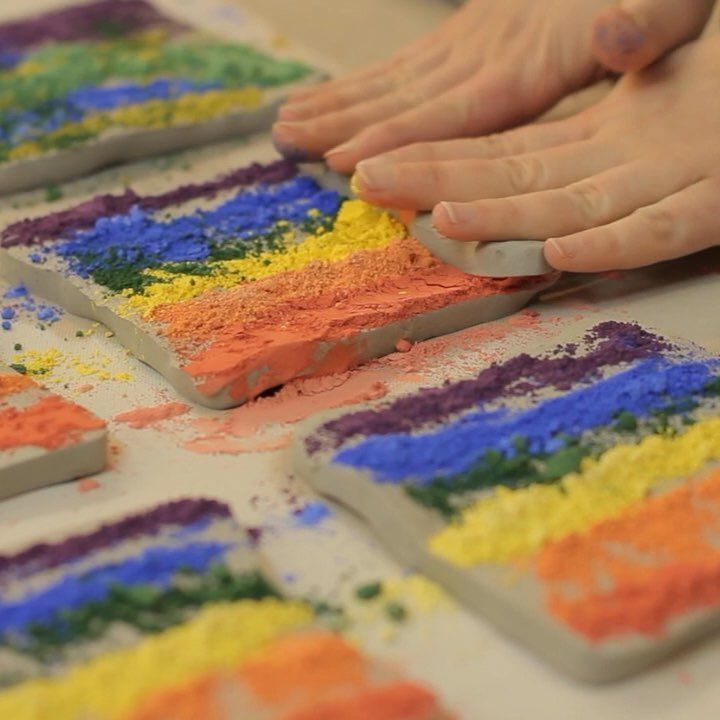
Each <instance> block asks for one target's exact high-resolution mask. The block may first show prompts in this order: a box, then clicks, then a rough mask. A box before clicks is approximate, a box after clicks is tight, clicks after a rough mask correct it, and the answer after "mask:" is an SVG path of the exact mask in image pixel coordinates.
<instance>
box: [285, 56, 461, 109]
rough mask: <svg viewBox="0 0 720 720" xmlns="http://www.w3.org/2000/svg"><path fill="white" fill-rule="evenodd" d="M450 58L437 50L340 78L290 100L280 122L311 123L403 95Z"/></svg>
mask: <svg viewBox="0 0 720 720" xmlns="http://www.w3.org/2000/svg"><path fill="white" fill-rule="evenodd" d="M446 57H447V48H445V47H444V46H443V47H436V48H433V49H432V50H431V51H429V52H427V53H425V54H423V55H421V56H416V57H414V58H412V59H410V60H408V61H406V62H401V63H396V64H394V65H391V64H389V63H385V64H384V65H383V67H381V68H378V69H377V70H376V71H374V72H372V73H370V74H367V73H361V74H360V76H359V77H355V78H353V77H352V76H350V77H346V78H340V79H339V80H337V81H334V82H333V83H328V84H326V85H325V87H322V88H318V90H317V91H316V92H314V93H313V94H312V95H310V96H305V97H304V98H302V99H300V100H293V99H291V98H289V99H288V101H287V102H286V103H285V104H284V105H283V106H282V107H281V108H280V111H279V112H278V119H279V120H289V121H298V120H307V119H310V118H313V117H317V116H318V115H323V114H325V113H330V112H336V111H338V110H343V109H344V108H346V107H349V106H351V105H355V104H357V103H360V102H364V101H366V100H372V99H373V98H376V97H379V96H381V95H384V94H386V93H388V92H402V90H403V88H405V87H407V86H409V85H411V84H413V83H415V82H417V80H418V78H422V77H424V76H425V75H427V74H429V73H432V72H433V71H434V70H436V69H437V68H439V67H442V65H443V63H444V61H445V59H446Z"/></svg>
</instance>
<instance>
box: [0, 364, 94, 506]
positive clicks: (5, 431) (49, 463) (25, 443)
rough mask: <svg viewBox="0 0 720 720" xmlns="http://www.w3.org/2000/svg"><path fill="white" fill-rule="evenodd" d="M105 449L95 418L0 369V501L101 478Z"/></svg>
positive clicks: (17, 374) (0, 366)
mask: <svg viewBox="0 0 720 720" xmlns="http://www.w3.org/2000/svg"><path fill="white" fill-rule="evenodd" d="M18 369H19V370H22V369H23V368H18ZM106 446H107V433H106V431H105V423H104V422H103V421H102V420H101V419H100V418H98V417H95V416H94V415H93V414H92V413H90V412H89V411H87V410H85V409H84V408H82V407H80V406H79V405H76V404H75V403H72V402H69V401H67V400H64V399H63V398H61V397H58V396H57V395H54V394H52V393H51V392H49V391H47V390H45V389H44V388H42V387H40V386H39V385H38V384H37V383H35V382H34V381H33V380H31V379H30V378H29V377H27V375H25V374H23V373H22V372H17V370H16V369H12V368H9V367H6V366H4V365H3V364H2V363H0V500H3V499H5V498H8V497H11V496H13V495H18V494H20V493H23V492H28V491H30V490H35V489H37V488H40V487H45V486H47V485H52V484H54V483H59V482H63V481H65V480H72V479H73V478H77V477H81V476H82V475H90V474H93V473H97V472H100V471H101V470H103V469H104V468H105V463H106V450H107V448H106Z"/></svg>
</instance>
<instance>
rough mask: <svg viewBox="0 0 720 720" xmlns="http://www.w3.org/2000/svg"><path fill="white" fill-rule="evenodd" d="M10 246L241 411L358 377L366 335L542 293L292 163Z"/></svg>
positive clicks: (130, 198)
mask: <svg viewBox="0 0 720 720" xmlns="http://www.w3.org/2000/svg"><path fill="white" fill-rule="evenodd" d="M0 244H1V245H2V246H3V247H5V248H10V249H12V250H13V252H16V253H18V252H23V253H25V255H23V257H24V259H25V261H26V262H29V263H34V264H39V265H41V266H43V267H46V268H51V269H54V270H57V271H59V272H62V273H64V274H65V275H66V276H67V277H69V278H70V279H71V280H72V279H76V280H77V281H78V284H80V285H82V283H83V282H85V283H86V284H85V287H86V288H87V283H88V282H89V283H90V288H93V289H97V290H99V291H102V293H103V294H104V296H105V298H106V300H108V299H109V300H110V302H111V303H112V307H113V308H114V310H115V312H117V313H118V314H120V315H123V316H125V317H128V318H130V319H132V320H133V322H136V323H137V324H138V325H140V326H141V328H142V329H143V330H145V331H146V332H149V333H150V334H151V335H152V336H153V337H154V338H155V339H156V340H157V341H158V342H159V343H160V344H161V345H163V346H167V347H169V348H170V349H171V350H172V352H173V353H174V354H175V356H176V362H177V364H178V365H180V366H181V367H182V369H183V370H184V371H185V372H186V373H188V374H189V375H190V376H191V377H192V378H193V381H194V383H195V384H196V385H197V386H198V387H199V389H200V390H201V392H203V393H204V394H206V395H208V396H212V395H215V394H217V393H218V392H220V391H221V390H223V389H226V388H229V392H230V395H231V396H232V397H234V398H238V401H240V400H242V399H245V398H248V397H254V396H257V395H258V394H260V393H261V392H263V391H264V390H266V389H268V388H271V387H274V386H276V385H279V384H281V383H283V382H285V381H287V380H289V379H291V378H293V377H297V376H311V375H320V374H327V373H331V372H339V371H344V370H347V369H348V368H350V367H352V366H353V365H356V364H358V362H360V360H361V358H362V357H363V355H362V352H363V345H362V340H361V339H360V334H361V333H362V332H363V331H367V330H373V329H377V328H382V327H385V326H387V325H390V324H392V323H396V322H398V321H401V320H405V319H408V318H413V317H416V316H417V315H419V314H422V313H425V312H429V311H432V310H438V309H441V308H445V307H448V306H451V305H454V304H457V303H460V302H463V301H467V300H473V299H478V298H483V297H488V296H492V295H497V294H500V293H507V292H513V291H515V290H517V289H527V288H528V287H533V286H535V285H536V284H537V283H539V282H542V280H537V279H531V280H527V279H514V280H493V279H486V278H480V277H477V276H470V275H465V274H464V273H461V272H460V271H458V270H456V269H454V268H451V267H449V266H447V265H444V264H442V263H440V262H439V261H437V260H436V259H434V258H433V257H432V256H431V255H430V253H429V252H428V251H427V250H425V249H424V248H423V247H422V246H420V245H419V244H418V243H417V242H415V240H413V239H412V238H409V237H408V236H407V232H406V229H405V227H404V226H403V225H402V224H400V223H399V222H397V221H396V220H394V219H393V218H392V217H391V216H390V215H388V214H387V213H385V212H383V211H381V210H379V209H377V208H375V207H372V206H370V205H368V204H366V203H364V202H362V201H360V200H347V199H344V198H343V197H342V196H340V195H339V194H338V193H337V192H335V191H333V190H328V189H325V188H323V187H321V186H319V185H318V184H317V182H316V181H315V180H314V179H312V178H310V177H307V176H303V175H299V174H298V170H297V168H296V167H295V166H294V165H292V164H291V163H288V162H285V161H280V162H275V163H271V164H269V165H257V164H256V165H252V166H250V167H246V168H240V169H238V170H235V171H234V172H231V173H229V174H226V175H223V176H221V177H217V178H214V179H212V180H210V181H207V182H202V183H198V184H193V185H187V186H182V187H178V188H173V189H171V190H168V191H166V192H165V193H162V194H157V195H139V194H138V193H136V192H134V191H132V190H128V191H126V192H125V193H124V194H122V195H117V196H107V195H106V196H99V197H96V198H93V199H91V200H89V201H87V202H85V203H83V204H81V205H79V206H77V207H75V208H71V209H69V210H65V211H62V212H58V213H53V214H51V215H47V216H44V217H41V218H35V219H30V220H26V221H21V222H19V223H16V224H14V225H11V226H10V227H7V228H6V229H5V230H4V232H3V233H2V236H1V239H0ZM21 248H26V249H24V250H21ZM88 292H89V291H88ZM95 297H96V296H93V299H95ZM471 321H472V318H471V317H470V318H469V320H468V322H471Z"/></svg>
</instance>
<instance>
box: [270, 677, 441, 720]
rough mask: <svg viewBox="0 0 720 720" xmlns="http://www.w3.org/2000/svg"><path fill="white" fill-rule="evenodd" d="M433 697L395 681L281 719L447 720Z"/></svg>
mask: <svg viewBox="0 0 720 720" xmlns="http://www.w3.org/2000/svg"><path fill="white" fill-rule="evenodd" d="M447 717H448V716H447V715H445V714H444V713H443V712H442V710H441V708H440V707H439V706H438V703H437V700H436V699H435V697H434V695H433V694H432V693H431V692H430V691H428V690H426V689H425V688H423V687H420V686H419V685H415V684H413V683H410V682H398V683H395V684H393V685H389V686H386V687H381V688H369V689H367V690H361V691H360V692H357V693H355V694H354V695H352V696H350V697H346V698H339V699H337V700H329V701H326V702H322V703H319V704H316V705H315V707H309V708H307V709H305V710H299V711H297V712H293V713H290V714H288V715H287V716H285V717H284V718H283V720H338V718H342V720H370V718H372V720H441V719H442V718H447Z"/></svg>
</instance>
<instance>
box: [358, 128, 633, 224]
mask: <svg viewBox="0 0 720 720" xmlns="http://www.w3.org/2000/svg"><path fill="white" fill-rule="evenodd" d="M614 152H619V151H614V150H608V149H607V148H606V147H605V146H601V145H599V144H597V143H594V142H592V141H584V142H579V143H570V144H568V145H560V146H558V147H556V148H551V149H549V150H542V151H539V152H536V153H527V154H525V155H511V156H509V157H504V158H497V159H494V160H448V161H440V162H418V163H386V162H381V161H378V160H368V161H366V162H363V163H360V165H358V169H357V171H356V173H355V177H354V185H355V187H356V188H357V190H358V194H359V195H360V197H362V198H363V199H364V200H367V201H368V202H371V203H374V204H376V205H383V206H385V207H402V208H409V209H415V210H424V209H428V208H431V207H433V206H434V205H436V204H437V203H439V202H441V201H443V200H448V201H451V202H454V203H464V202H469V201H471V200H477V199H478V198H507V197H513V196H516V195H525V194H527V193H532V192H537V191H539V190H546V189H548V188H557V187H564V186H565V185H568V184H570V183H572V182H575V181H576V180H580V179H582V178H586V177H589V176H591V175H595V174H596V173H598V172H601V171H603V170H605V169H606V168H607V167H609V166H611V165H612V164H613V163H614V162H615V160H616V158H615V157H614V154H613V153H614ZM460 211H462V208H460Z"/></svg>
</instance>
